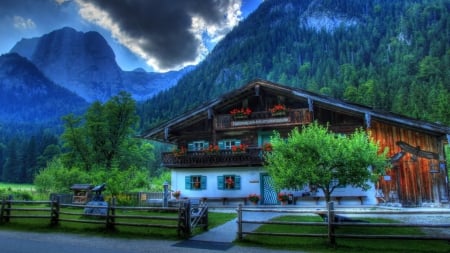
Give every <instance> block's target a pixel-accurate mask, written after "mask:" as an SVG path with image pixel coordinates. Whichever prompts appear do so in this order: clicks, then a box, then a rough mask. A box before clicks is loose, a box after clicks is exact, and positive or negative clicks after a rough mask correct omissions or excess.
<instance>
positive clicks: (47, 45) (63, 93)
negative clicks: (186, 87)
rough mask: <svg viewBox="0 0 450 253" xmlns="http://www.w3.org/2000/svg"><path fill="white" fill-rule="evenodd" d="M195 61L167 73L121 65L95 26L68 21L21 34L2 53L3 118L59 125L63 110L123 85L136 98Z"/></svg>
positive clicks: (79, 107)
mask: <svg viewBox="0 0 450 253" xmlns="http://www.w3.org/2000/svg"><path fill="white" fill-rule="evenodd" d="M193 68H194V67H188V68H185V69H183V70H180V71H172V72H167V73H153V72H146V71H144V70H142V69H136V70H134V71H123V70H122V69H120V67H119V66H118V65H117V63H116V61H115V55H114V52H113V51H112V49H111V47H110V46H109V45H108V44H107V42H106V40H105V39H104V38H103V37H102V36H101V35H100V34H99V33H97V32H86V33H83V32H79V31H76V30H74V29H73V28H69V27H64V28H62V29H59V30H55V31H52V32H50V33H48V34H45V35H43V36H42V37H39V38H31V39H22V40H21V41H19V42H18V43H17V44H16V45H15V46H14V47H13V48H12V49H11V50H10V53H8V54H4V55H1V56H0V78H1V79H0V108H2V109H1V110H0V122H2V125H4V126H3V130H5V128H6V127H5V126H7V125H9V124H14V125H15V127H14V128H16V126H17V125H20V124H25V125H27V126H29V125H30V124H31V125H32V124H38V125H39V124H43V125H53V124H55V123H56V124H59V125H61V121H60V118H61V116H64V115H67V114H69V113H82V112H83V111H84V110H85V109H86V108H87V107H88V105H89V104H90V103H92V102H93V101H101V102H104V101H106V100H108V99H109V98H111V97H112V96H114V95H115V94H117V93H118V92H120V91H122V90H124V91H127V92H128V93H130V94H131V95H132V97H133V98H134V99H136V100H137V101H140V100H145V99H148V98H150V97H152V96H154V95H155V94H157V93H158V92H160V91H163V90H165V89H168V88H170V87H171V86H173V85H175V84H176V83H177V81H178V80H179V79H180V78H181V77H182V76H183V75H184V74H185V73H187V72H189V71H190V70H192V69H193Z"/></svg>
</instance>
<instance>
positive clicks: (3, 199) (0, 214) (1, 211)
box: [0, 198, 6, 224]
mask: <svg viewBox="0 0 450 253" xmlns="http://www.w3.org/2000/svg"><path fill="white" fill-rule="evenodd" d="M5 205H6V199H5V198H2V207H1V209H0V224H3V216H4V212H5Z"/></svg>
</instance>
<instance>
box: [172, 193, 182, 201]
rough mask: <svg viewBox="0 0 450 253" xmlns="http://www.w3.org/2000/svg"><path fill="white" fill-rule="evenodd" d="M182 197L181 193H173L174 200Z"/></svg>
mask: <svg viewBox="0 0 450 253" xmlns="http://www.w3.org/2000/svg"><path fill="white" fill-rule="evenodd" d="M180 195H181V192H180V191H174V192H172V196H173V197H174V198H176V199H179V198H180Z"/></svg>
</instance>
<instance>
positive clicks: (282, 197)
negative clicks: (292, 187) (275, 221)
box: [278, 192, 289, 205]
mask: <svg viewBox="0 0 450 253" xmlns="http://www.w3.org/2000/svg"><path fill="white" fill-rule="evenodd" d="M288 200H289V196H288V195H287V194H286V193H284V192H280V193H278V201H280V202H281V204H283V205H285V204H286V203H287V201H288Z"/></svg>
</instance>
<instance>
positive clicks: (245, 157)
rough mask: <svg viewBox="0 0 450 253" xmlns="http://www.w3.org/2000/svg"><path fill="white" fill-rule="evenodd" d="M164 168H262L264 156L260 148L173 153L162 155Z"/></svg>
mask: <svg viewBox="0 0 450 253" xmlns="http://www.w3.org/2000/svg"><path fill="white" fill-rule="evenodd" d="M162 160H163V166H165V167H168V168H200V167H224V166H253V165H254V166H262V165H263V162H264V161H263V155H262V150H261V149H260V148H248V149H247V150H246V151H245V152H242V153H239V152H232V151H231V150H220V151H218V152H215V153H213V154H212V153H209V154H208V153H206V152H204V151H194V152H190V151H189V152H187V153H186V154H185V155H175V154H174V153H172V152H165V153H162Z"/></svg>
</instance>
